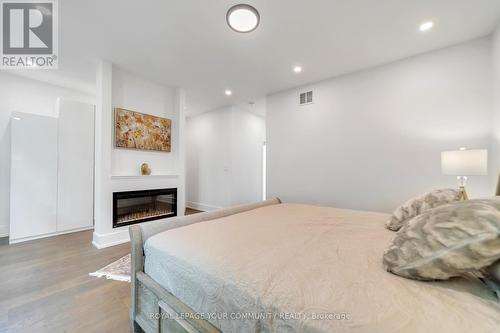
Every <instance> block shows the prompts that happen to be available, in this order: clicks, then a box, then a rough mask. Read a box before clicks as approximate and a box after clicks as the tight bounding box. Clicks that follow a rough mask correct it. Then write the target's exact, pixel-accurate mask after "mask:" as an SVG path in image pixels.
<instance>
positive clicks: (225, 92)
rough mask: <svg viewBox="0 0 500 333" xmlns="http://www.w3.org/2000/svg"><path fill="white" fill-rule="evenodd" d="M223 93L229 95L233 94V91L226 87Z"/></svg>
mask: <svg viewBox="0 0 500 333" xmlns="http://www.w3.org/2000/svg"><path fill="white" fill-rule="evenodd" d="M224 94H226V96H231V95H232V94H233V92H232V91H231V90H229V89H227V90H226V91H224Z"/></svg>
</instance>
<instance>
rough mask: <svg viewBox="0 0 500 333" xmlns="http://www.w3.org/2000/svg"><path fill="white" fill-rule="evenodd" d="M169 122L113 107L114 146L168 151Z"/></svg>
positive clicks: (170, 139)
mask: <svg viewBox="0 0 500 333" xmlns="http://www.w3.org/2000/svg"><path fill="white" fill-rule="evenodd" d="M171 123H172V121H171V120H170V119H166V118H160V117H156V116H152V115H148V114H144V113H140V112H135V111H130V110H125V109H121V108H115V146H116V147H118V148H131V149H141V150H156V151H162V152H170V151H171V147H172V130H171Z"/></svg>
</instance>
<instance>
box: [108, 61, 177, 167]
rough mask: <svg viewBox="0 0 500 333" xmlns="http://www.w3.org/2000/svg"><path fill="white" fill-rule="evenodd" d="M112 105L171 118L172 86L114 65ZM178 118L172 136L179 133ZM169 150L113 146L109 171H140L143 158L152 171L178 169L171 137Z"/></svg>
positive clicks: (175, 151)
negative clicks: (168, 151)
mask: <svg viewBox="0 0 500 333" xmlns="http://www.w3.org/2000/svg"><path fill="white" fill-rule="evenodd" d="M112 82H113V84H112V89H113V91H112V94H113V97H112V103H113V108H116V107H119V108H124V109H127V110H131V111H137V112H141V113H147V114H151V115H154V116H159V117H164V118H168V119H172V118H173V117H175V114H176V113H175V111H174V103H175V101H174V97H175V96H174V95H175V91H174V89H173V88H170V87H165V86H162V85H159V84H155V83H153V82H150V81H148V80H145V79H143V78H141V77H138V76H136V75H133V74H130V73H127V72H125V71H122V70H120V69H118V68H116V67H113V78H112ZM177 126H178V122H172V127H173V129H172V132H173V133H172V136H173V137H178V135H177V132H178V128H177ZM172 144H173V147H172V152H171V153H165V152H157V151H145V150H137V149H118V148H117V149H113V150H112V151H111V172H112V174H113V175H133V174H137V175H140V173H141V172H140V166H141V164H142V163H144V162H146V163H148V164H149V166H150V168H151V172H152V174H173V173H178V170H177V168H178V165H177V161H178V149H177V147H178V144H179V140H172Z"/></svg>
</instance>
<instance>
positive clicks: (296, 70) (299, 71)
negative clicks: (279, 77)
mask: <svg viewBox="0 0 500 333" xmlns="http://www.w3.org/2000/svg"><path fill="white" fill-rule="evenodd" d="M293 71H294V72H295V73H301V72H302V67H301V66H295V67H294V68H293Z"/></svg>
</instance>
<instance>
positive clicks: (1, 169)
mask: <svg viewBox="0 0 500 333" xmlns="http://www.w3.org/2000/svg"><path fill="white" fill-rule="evenodd" d="M58 98H62V99H68V100H74V101H81V102H85V103H90V104H95V97H94V96H92V95H89V94H88V93H84V92H79V91H76V90H71V89H66V88H63V87H59V86H55V85H51V84H48V83H45V82H40V81H35V80H31V79H27V78H24V77H21V76H17V75H13V74H8V73H5V72H0V237H1V236H5V235H7V233H8V226H9V205H10V193H9V188H10V119H11V114H12V112H14V111H19V112H26V113H33V114H38V115H45V116H53V117H55V116H57V111H56V105H57V99H58Z"/></svg>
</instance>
